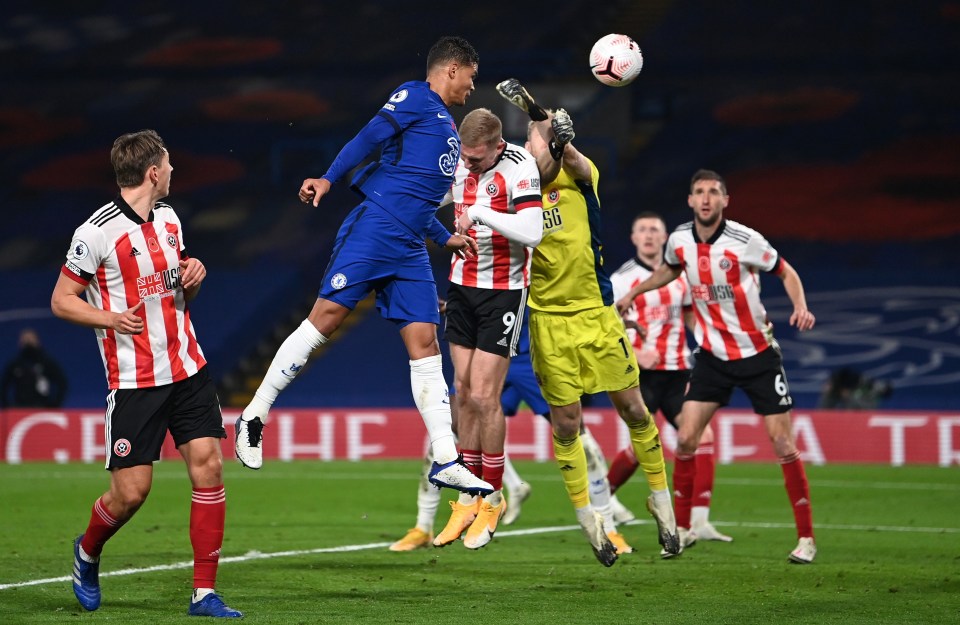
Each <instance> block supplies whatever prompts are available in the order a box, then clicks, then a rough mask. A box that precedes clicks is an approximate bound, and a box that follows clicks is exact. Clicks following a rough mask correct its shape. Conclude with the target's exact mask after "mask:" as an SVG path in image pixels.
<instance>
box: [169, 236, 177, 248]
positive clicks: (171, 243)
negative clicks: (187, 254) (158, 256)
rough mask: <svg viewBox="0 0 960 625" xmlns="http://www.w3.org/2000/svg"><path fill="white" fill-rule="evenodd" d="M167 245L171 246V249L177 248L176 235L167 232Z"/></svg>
mask: <svg viewBox="0 0 960 625" xmlns="http://www.w3.org/2000/svg"><path fill="white" fill-rule="evenodd" d="M167 245H169V246H170V247H172V248H173V249H177V237H176V235H173V234H168V235H167Z"/></svg>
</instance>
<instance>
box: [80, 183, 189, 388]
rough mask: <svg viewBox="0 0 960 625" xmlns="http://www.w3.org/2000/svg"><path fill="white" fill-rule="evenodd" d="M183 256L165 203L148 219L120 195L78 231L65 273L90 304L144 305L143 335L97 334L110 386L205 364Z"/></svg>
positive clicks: (157, 379) (166, 377) (161, 378)
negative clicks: (183, 280)
mask: <svg viewBox="0 0 960 625" xmlns="http://www.w3.org/2000/svg"><path fill="white" fill-rule="evenodd" d="M184 250H185V248H184V243H183V235H182V232H181V228H180V220H179V219H178V218H177V215H176V213H175V212H174V211H173V209H172V208H171V207H170V206H169V205H167V204H165V203H162V202H158V203H157V204H156V206H154V207H153V210H152V211H151V213H150V216H149V219H148V220H147V221H144V220H143V219H141V218H140V216H139V215H138V214H137V213H135V212H134V210H133V209H132V208H131V207H130V206H129V205H128V204H127V203H126V202H125V201H124V200H123V198H122V197H119V196H118V197H117V199H116V200H114V201H113V202H111V203H109V204H107V205H105V206H103V207H102V208H100V209H99V210H98V211H96V212H95V213H94V214H93V216H92V217H90V219H88V220H87V221H86V222H84V223H83V224H82V225H81V226H80V227H79V228H77V230H76V232H75V233H74V235H73V242H72V243H71V244H70V251H69V252H67V260H66V262H65V263H64V265H63V268H62V269H61V271H62V272H63V274H64V275H66V276H67V277H68V278H70V279H72V280H74V281H76V282H78V283H79V284H82V285H84V286H85V287H86V292H85V294H86V298H87V302H88V303H89V304H90V305H92V306H94V307H95V308H99V309H101V310H106V311H111V312H116V313H122V312H123V311H125V310H126V309H128V308H131V307H133V306H135V305H136V304H137V303H139V302H141V301H142V302H143V307H142V308H141V309H140V310H139V311H138V312H137V314H138V315H139V316H140V317H142V318H143V322H144V329H143V333H141V334H136V335H134V334H118V333H117V332H115V331H114V330H112V329H110V328H107V329H101V328H98V329H97V330H96V334H97V339H98V342H99V346H100V355H101V357H102V358H103V366H104V369H105V370H106V374H107V386H108V387H109V388H111V389H120V388H123V389H130V388H149V387H154V386H161V385H164V384H170V383H171V382H177V381H179V380H183V379H185V378H188V377H190V376H192V375H193V374H195V373H196V372H197V371H199V370H200V369H201V368H203V366H204V365H205V364H206V360H205V359H204V357H203V352H202V351H201V350H200V345H199V344H198V343H197V338H196V334H195V332H194V330H193V324H192V323H191V322H190V312H189V311H188V309H187V303H186V300H185V299H184V296H183V288H182V287H181V286H180V264H179V262H180V259H181V258H186V254H185V252H184Z"/></svg>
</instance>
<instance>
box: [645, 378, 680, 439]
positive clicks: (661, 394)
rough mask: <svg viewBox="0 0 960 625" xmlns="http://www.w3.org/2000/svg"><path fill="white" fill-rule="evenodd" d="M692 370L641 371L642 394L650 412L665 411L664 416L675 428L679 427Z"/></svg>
mask: <svg viewBox="0 0 960 625" xmlns="http://www.w3.org/2000/svg"><path fill="white" fill-rule="evenodd" d="M689 379H690V371H688V370H683V371H660V370H646V369H644V370H643V371H641V372H640V394H641V395H643V403H645V404H646V405H647V408H648V409H649V410H650V414H652V415H653V414H657V411H658V410H659V411H660V412H662V413H663V417H664V418H665V419H666V420H667V421H668V422H669V423H670V425H672V426H673V427H674V428H676V427H677V415H679V414H680V408H682V407H683V396H684V393H686V391H687V381H688V380H689Z"/></svg>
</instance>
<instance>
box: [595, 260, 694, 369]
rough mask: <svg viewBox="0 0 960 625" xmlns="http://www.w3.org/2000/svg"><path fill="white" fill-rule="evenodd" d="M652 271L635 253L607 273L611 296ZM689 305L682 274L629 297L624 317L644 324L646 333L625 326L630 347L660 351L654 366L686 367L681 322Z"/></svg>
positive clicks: (686, 351)
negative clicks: (631, 306)
mask: <svg viewBox="0 0 960 625" xmlns="http://www.w3.org/2000/svg"><path fill="white" fill-rule="evenodd" d="M652 273H653V268H651V267H650V266H649V265H647V264H646V263H645V262H643V261H642V260H640V259H639V258H637V257H634V258H631V259H630V260H628V261H627V262H625V263H623V265H621V266H620V268H619V269H617V270H616V271H615V272H614V273H613V275H611V276H610V281H611V282H612V283H613V298H614V299H620V298H621V297H623V296H624V295H626V294H627V293H628V292H629V291H630V289H632V288H633V287H635V286H637V285H638V284H640V283H641V282H643V281H644V280H646V279H647V278H649V277H650V274H652ZM689 307H690V289H689V287H688V285H687V279H686V278H685V277H684V275H683V274H680V276H679V277H677V279H676V280H674V281H672V282H670V284H666V285H664V286H662V287H660V288H659V289H657V290H655V291H647V292H646V293H641V294H640V295H638V296H637V298H636V299H635V300H634V301H633V308H631V309H630V311H629V312H628V313H627V315H626V318H627V319H629V320H631V321H636V322H637V323H638V324H640V325H642V326H645V327H646V328H647V336H646V338H641V337H640V334H639V333H638V332H637V331H636V330H634V329H633V328H628V329H627V334H629V335H630V341H631V342H632V343H633V346H634V348H636V349H652V350H654V351H656V352H657V354H659V355H660V361H659V362H658V363H657V365H656V366H655V367H653V369H654V370H657V371H683V370H686V369H689V368H690V348H689V347H688V346H687V331H686V327H685V326H684V323H683V311H684V309H686V308H689Z"/></svg>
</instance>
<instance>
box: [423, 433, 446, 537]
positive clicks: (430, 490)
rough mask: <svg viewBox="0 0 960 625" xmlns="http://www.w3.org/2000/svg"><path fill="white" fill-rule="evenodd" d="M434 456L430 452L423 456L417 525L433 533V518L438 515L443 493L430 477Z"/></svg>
mask: <svg viewBox="0 0 960 625" xmlns="http://www.w3.org/2000/svg"><path fill="white" fill-rule="evenodd" d="M432 466H433V456H432V455H431V454H430V452H429V451H428V452H427V455H426V456H424V458H423V471H422V473H421V475H420V488H419V489H418V490H417V527H418V528H419V529H421V530H423V531H424V532H426V533H428V534H431V533H433V520H434V519H435V518H436V517H437V508H439V507H440V499H441V496H442V495H443V493H441V492H440V489H439V488H437V487H436V486H434V485H433V484H431V483H430V480H429V479H428V476H429V473H430V467H432Z"/></svg>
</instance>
